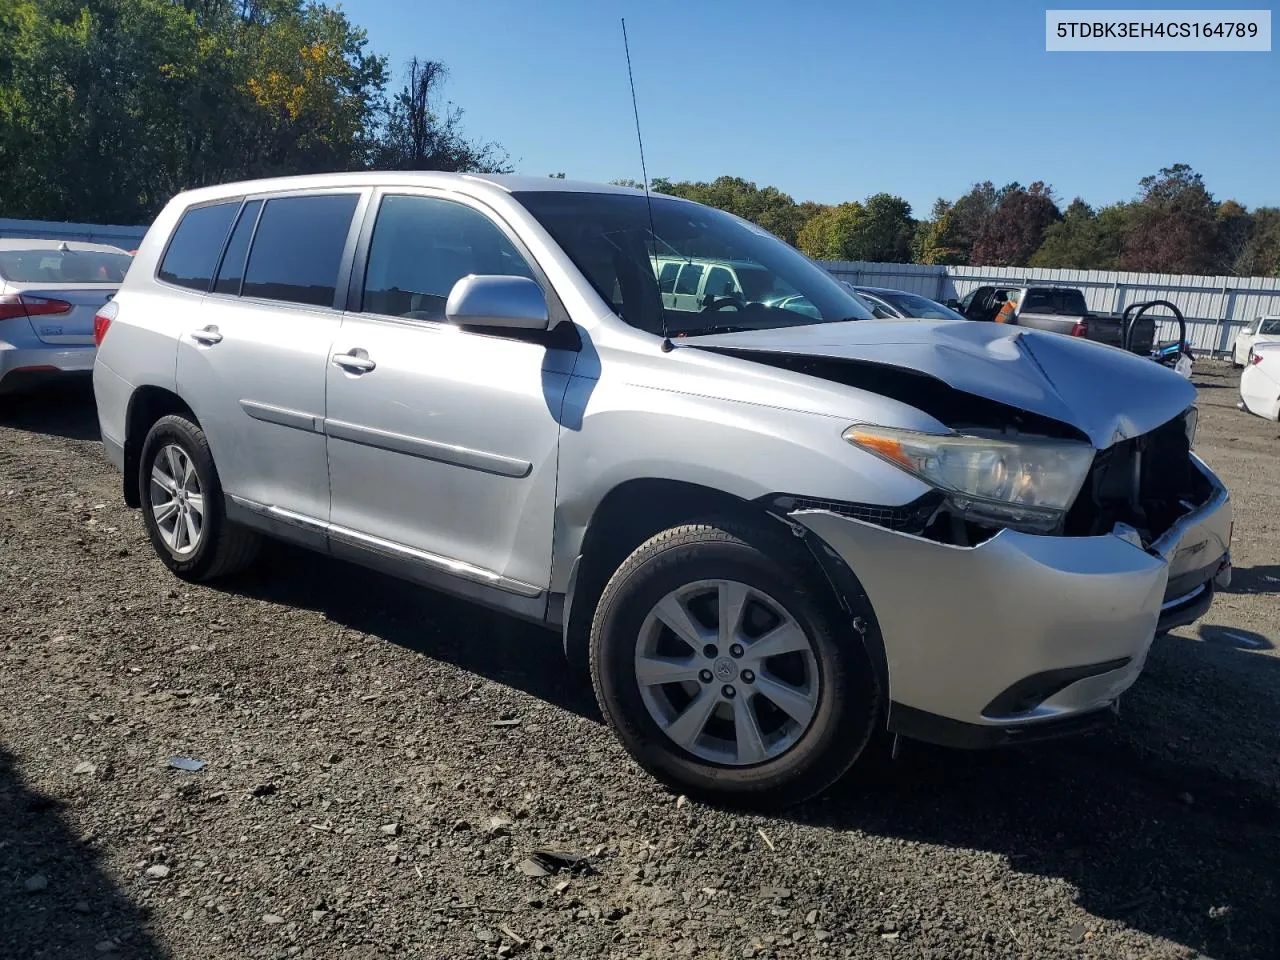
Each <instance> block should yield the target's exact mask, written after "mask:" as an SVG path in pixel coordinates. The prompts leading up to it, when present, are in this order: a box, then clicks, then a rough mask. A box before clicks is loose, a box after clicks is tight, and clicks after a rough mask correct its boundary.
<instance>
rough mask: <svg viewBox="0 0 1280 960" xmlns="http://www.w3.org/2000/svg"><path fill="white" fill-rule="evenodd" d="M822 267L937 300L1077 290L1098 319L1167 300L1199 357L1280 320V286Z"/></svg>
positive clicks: (1172, 332) (1026, 271)
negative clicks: (978, 291) (1038, 289)
mask: <svg viewBox="0 0 1280 960" xmlns="http://www.w3.org/2000/svg"><path fill="white" fill-rule="evenodd" d="M822 265H823V266H824V267H826V268H827V270H829V271H830V272H831V273H833V274H834V275H835V276H837V277H840V278H841V279H844V280H848V281H849V282H850V283H853V284H860V285H862V286H867V287H893V288H895V289H898V290H909V291H911V292H912V293H918V294H921V295H922V296H926V297H929V298H930V299H932V300H947V299H949V298H952V297H954V298H956V299H960V298H962V297H963V296H964V295H965V294H966V293H968V292H969V291H970V290H972V289H974V288H975V287H980V286H984V285H986V284H1018V285H1029V284H1044V285H1048V286H1069V287H1076V288H1078V289H1079V290H1081V291H1082V292H1083V293H1084V296H1085V300H1086V302H1087V303H1088V304H1089V309H1090V310H1093V311H1095V312H1097V313H1121V312H1123V310H1124V309H1125V307H1127V306H1129V305H1130V304H1134V303H1142V302H1144V301H1147V300H1168V301H1170V302H1171V303H1173V304H1175V305H1176V306H1177V307H1178V309H1179V310H1181V311H1182V315H1183V317H1184V318H1185V319H1186V321H1187V339H1188V341H1189V342H1190V345H1191V348H1192V349H1193V350H1195V351H1196V352H1197V353H1211V354H1221V353H1226V352H1227V351H1229V350H1230V349H1231V345H1232V343H1233V342H1234V341H1235V338H1236V334H1237V333H1238V332H1239V331H1240V328H1241V327H1243V326H1244V325H1245V324H1247V323H1251V322H1252V321H1254V320H1256V319H1257V318H1258V317H1260V316H1263V315H1265V314H1273V315H1276V316H1280V279H1271V278H1267V277H1199V276H1184V275H1176V274H1164V273H1121V272H1116V271H1108V270H1049V269H1044V268H1033V267H944V266H929V265H926V264H919V263H867V262H862V261H843V260H827V261H823V262H822ZM1161 312H1163V311H1157V310H1152V312H1151V313H1150V314H1148V316H1158V315H1159V314H1160V313H1161ZM1164 314H1165V315H1166V316H1167V315H1168V314H1167V312H1164ZM1159 336H1160V337H1161V338H1162V339H1173V338H1174V337H1176V336H1177V324H1176V323H1173V322H1168V323H1161V325H1160V332H1159Z"/></svg>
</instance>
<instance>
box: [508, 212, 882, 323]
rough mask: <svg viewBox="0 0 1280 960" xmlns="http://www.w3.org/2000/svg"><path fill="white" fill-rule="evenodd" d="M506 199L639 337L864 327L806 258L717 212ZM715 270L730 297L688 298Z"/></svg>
mask: <svg viewBox="0 0 1280 960" xmlns="http://www.w3.org/2000/svg"><path fill="white" fill-rule="evenodd" d="M514 196H515V199H516V200H518V201H519V202H520V203H521V204H523V205H524V207H525V208H526V209H527V210H528V211H529V212H530V213H531V214H532V215H533V216H534V217H535V218H536V219H537V220H538V222H539V223H541V224H542V226H543V227H544V228H545V229H546V230H547V232H548V233H550V234H551V236H552V237H553V238H554V239H555V241H556V242H557V243H558V244H559V245H560V247H561V248H562V249H563V250H564V252H565V253H566V254H567V255H568V257H569V258H570V259H571V260H572V261H573V262H574V264H575V266H577V268H578V269H579V270H580V271H581V272H582V275H583V276H584V277H585V278H586V279H587V280H588V281H589V282H590V283H591V285H592V287H594V288H595V290H596V292H597V293H598V294H599V295H600V296H601V297H602V298H603V299H604V300H605V302H606V303H609V304H611V306H612V308H613V310H614V311H615V312H616V313H617V314H618V316H620V317H621V318H622V319H623V320H624V321H626V322H627V323H629V324H631V325H632V326H633V327H637V328H638V329H641V330H644V331H646V332H649V333H654V334H658V333H661V332H662V331H663V329H665V330H666V331H667V332H668V333H669V334H671V335H672V336H698V335H700V334H705V333H723V332H728V331H731V330H738V329H747V330H761V329H769V328H774V327H784V326H797V325H801V324H811V323H821V322H833V321H839V320H869V319H871V314H870V312H869V311H868V310H867V309H866V307H864V306H863V305H862V304H861V303H859V302H858V301H857V300H856V299H854V296H853V294H852V293H850V292H849V291H848V290H847V289H845V288H844V287H843V286H841V285H840V283H839V282H838V281H837V280H836V279H835V278H834V277H832V276H831V274H829V273H827V271H825V270H823V269H822V268H821V267H819V266H818V265H817V264H815V263H814V262H813V261H812V260H810V259H809V258H808V257H806V256H804V255H803V254H802V253H800V252H799V251H798V250H796V249H794V248H793V247H789V246H788V245H787V244H785V243H783V242H782V241H781V240H779V239H778V238H777V237H775V236H773V235H772V234H770V233H768V232H767V231H765V230H762V229H761V228H759V227H757V226H755V225H753V224H750V223H747V222H746V221H745V220H742V219H739V218H738V217H735V216H733V215H732V214H728V213H725V212H723V211H721V210H713V209H711V208H710V207H704V206H701V205H700V204H695V203H688V202H686V201H683V200H676V199H672V198H669V197H660V196H654V197H651V198H650V199H651V202H652V205H653V211H652V221H651V220H650V214H649V210H648V208H647V206H646V202H645V197H644V196H643V195H638V196H637V195H632V194H627V193H577V192H571V191H553V190H536V191H528V192H524V191H521V192H518V193H516V194H515V195H514ZM672 260H675V261H683V264H684V265H683V266H682V267H681V269H680V273H679V274H678V275H677V278H676V282H675V287H674V292H673V293H671V294H666V293H665V291H664V290H663V289H662V288H661V287H660V284H659V275H660V274H661V272H662V268H661V267H659V266H658V264H661V263H665V262H668V261H672ZM717 267H720V268H721V269H723V270H724V272H725V273H726V274H729V275H730V277H736V278H737V280H736V283H735V285H736V286H737V287H739V288H740V292H739V293H738V294H737V295H735V296H732V297H719V298H710V299H708V298H706V297H702V298H697V297H690V296H687V295H688V294H695V293H697V292H698V289H699V282H700V281H701V279H702V274H703V272H704V270H706V269H712V270H714V269H716V268H717ZM708 280H709V282H710V281H711V280H712V278H708ZM707 290H708V292H712V288H711V287H708V288H707Z"/></svg>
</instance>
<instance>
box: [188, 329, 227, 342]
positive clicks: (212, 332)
mask: <svg viewBox="0 0 1280 960" xmlns="http://www.w3.org/2000/svg"><path fill="white" fill-rule="evenodd" d="M190 337H191V339H192V340H194V341H195V342H196V343H202V344H204V345H205V346H206V347H212V346H213V345H214V344H215V343H221V342H222V334H220V333H219V332H218V328H217V327H215V326H213V325H212V324H210V325H209V326H207V327H205V328H204V329H203V330H192V331H191V333H190Z"/></svg>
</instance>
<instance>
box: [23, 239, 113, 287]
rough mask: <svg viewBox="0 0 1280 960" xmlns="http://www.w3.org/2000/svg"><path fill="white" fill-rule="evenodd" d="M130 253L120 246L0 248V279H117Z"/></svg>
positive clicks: (50, 281) (73, 280)
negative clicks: (105, 248) (110, 249)
mask: <svg viewBox="0 0 1280 960" xmlns="http://www.w3.org/2000/svg"><path fill="white" fill-rule="evenodd" d="M131 263H133V257H131V256H129V255H128V254H127V253H125V252H124V251H123V250H122V251H120V252H119V253H108V252H106V251H103V250H59V249H57V248H56V247H53V248H49V249H45V250H0V280H12V281H13V282H14V283H119V282H120V281H121V280H123V279H124V275H125V273H126V271H128V269H129V265H130V264H131Z"/></svg>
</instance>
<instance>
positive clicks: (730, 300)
mask: <svg viewBox="0 0 1280 960" xmlns="http://www.w3.org/2000/svg"><path fill="white" fill-rule="evenodd" d="M725 307H733V309H735V310H742V309H744V307H745V304H743V303H742V302H740V301H739V300H737V299H736V298H735V297H716V298H715V299H714V300H712V301H711V302H710V303H708V304H707V305H706V306H705V307H703V308H702V310H703V312H704V313H706V312H707V311H715V310H723V309H724V308H725Z"/></svg>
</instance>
